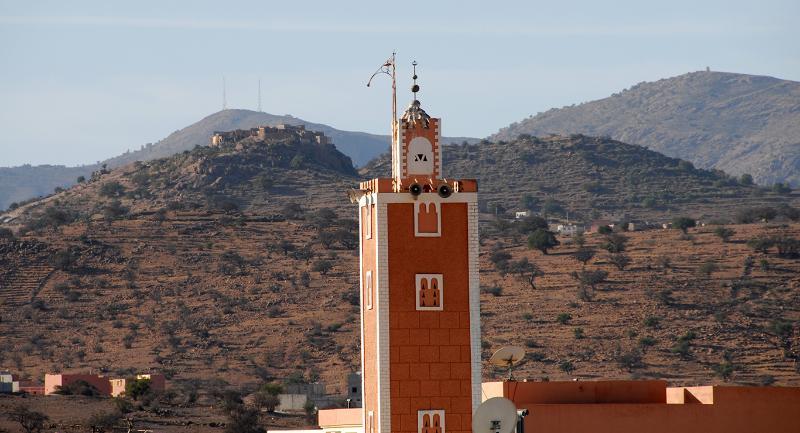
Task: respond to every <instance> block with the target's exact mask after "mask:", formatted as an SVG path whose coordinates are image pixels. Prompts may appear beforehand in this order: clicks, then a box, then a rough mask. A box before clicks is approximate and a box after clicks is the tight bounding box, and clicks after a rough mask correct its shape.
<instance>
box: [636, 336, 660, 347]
mask: <svg viewBox="0 0 800 433" xmlns="http://www.w3.org/2000/svg"><path fill="white" fill-rule="evenodd" d="M655 345H656V339H655V338H653V337H651V336H646V337H642V338H640V339H639V347H641V348H643V349H645V348H648V347H652V346H655Z"/></svg>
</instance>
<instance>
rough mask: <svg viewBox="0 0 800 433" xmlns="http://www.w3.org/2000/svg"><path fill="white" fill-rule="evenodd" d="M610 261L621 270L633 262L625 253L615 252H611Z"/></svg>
mask: <svg viewBox="0 0 800 433" xmlns="http://www.w3.org/2000/svg"><path fill="white" fill-rule="evenodd" d="M608 261H609V262H611V264H612V265H614V266H616V267H617V269H619V270H620V271H624V270H625V267H626V266H628V265H629V264H630V263H631V258H630V257H628V256H627V255H626V254H623V253H613V254H609V256H608Z"/></svg>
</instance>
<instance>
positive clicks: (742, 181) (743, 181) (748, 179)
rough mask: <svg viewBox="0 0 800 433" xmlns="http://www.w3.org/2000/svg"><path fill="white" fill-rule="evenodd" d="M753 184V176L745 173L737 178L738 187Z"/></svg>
mask: <svg viewBox="0 0 800 433" xmlns="http://www.w3.org/2000/svg"><path fill="white" fill-rule="evenodd" d="M752 184H753V176H751V175H749V174H747V173H745V174H743V175H741V176H739V185H743V186H750V185H752Z"/></svg>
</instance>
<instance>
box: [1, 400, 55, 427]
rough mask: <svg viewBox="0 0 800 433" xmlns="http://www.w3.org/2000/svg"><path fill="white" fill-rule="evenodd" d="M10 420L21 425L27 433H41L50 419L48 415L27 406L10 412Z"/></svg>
mask: <svg viewBox="0 0 800 433" xmlns="http://www.w3.org/2000/svg"><path fill="white" fill-rule="evenodd" d="M7 415H8V420H9V421H13V422H16V423H19V425H20V427H21V428H22V429H23V430H25V432H26V433H39V432H41V431H42V429H44V427H45V426H44V423H45V421H47V420H49V419H50V417H48V416H47V415H45V414H43V413H41V412H37V411H34V410H31V409H30V408H28V407H27V406H23V405H19V406H17V407H15V408H13V409H11V410H10V411H9V412H8V414H7Z"/></svg>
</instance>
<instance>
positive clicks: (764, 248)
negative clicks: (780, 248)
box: [747, 236, 775, 254]
mask: <svg viewBox="0 0 800 433" xmlns="http://www.w3.org/2000/svg"><path fill="white" fill-rule="evenodd" d="M773 245H775V241H774V240H773V239H772V238H767V237H763V236H762V237H757V238H752V239H750V240H748V241H747V246H748V247H750V248H752V249H753V250H754V251H756V252H761V253H764V254H766V253H767V252H769V249H770V248H772V246H773Z"/></svg>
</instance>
